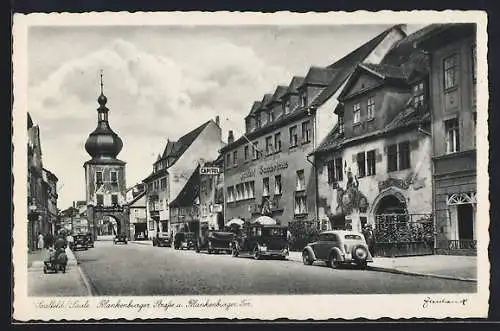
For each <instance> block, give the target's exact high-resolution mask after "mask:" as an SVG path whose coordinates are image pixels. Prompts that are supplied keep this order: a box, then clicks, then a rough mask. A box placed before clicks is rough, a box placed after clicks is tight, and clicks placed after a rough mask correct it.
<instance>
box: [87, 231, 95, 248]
mask: <svg viewBox="0 0 500 331" xmlns="http://www.w3.org/2000/svg"><path fill="white" fill-rule="evenodd" d="M86 236H87V248H94V238H93V237H92V233H87V235H86Z"/></svg>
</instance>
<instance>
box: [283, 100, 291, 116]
mask: <svg viewBox="0 0 500 331" xmlns="http://www.w3.org/2000/svg"><path fill="white" fill-rule="evenodd" d="M283 105H284V108H285V114H288V113H289V112H290V110H291V109H290V108H291V103H290V99H288V100H286V101H285V103H284V104H283Z"/></svg>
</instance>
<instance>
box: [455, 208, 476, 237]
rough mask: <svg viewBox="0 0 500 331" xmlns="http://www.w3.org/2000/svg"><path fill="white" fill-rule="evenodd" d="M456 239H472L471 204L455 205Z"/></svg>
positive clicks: (472, 214) (472, 209)
mask: <svg viewBox="0 0 500 331" xmlns="http://www.w3.org/2000/svg"><path fill="white" fill-rule="evenodd" d="M457 223H458V239H459V240H473V239H474V208H473V207H472V204H470V203H468V204H461V205H457Z"/></svg>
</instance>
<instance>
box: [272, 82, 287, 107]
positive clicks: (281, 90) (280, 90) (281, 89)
mask: <svg viewBox="0 0 500 331" xmlns="http://www.w3.org/2000/svg"><path fill="white" fill-rule="evenodd" d="M287 89H288V86H284V85H278V86H277V87H276V90H275V91H274V94H273V97H272V98H271V102H272V103H273V102H280V101H281V97H282V96H283V95H285V93H286V90H287Z"/></svg>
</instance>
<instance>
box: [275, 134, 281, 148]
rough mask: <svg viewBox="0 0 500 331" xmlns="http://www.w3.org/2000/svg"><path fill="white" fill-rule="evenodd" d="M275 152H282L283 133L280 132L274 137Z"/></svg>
mask: <svg viewBox="0 0 500 331" xmlns="http://www.w3.org/2000/svg"><path fill="white" fill-rule="evenodd" d="M274 150H275V151H276V152H281V133H279V132H278V133H276V134H275V135H274Z"/></svg>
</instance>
